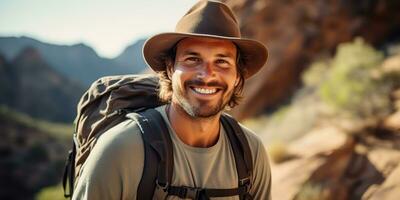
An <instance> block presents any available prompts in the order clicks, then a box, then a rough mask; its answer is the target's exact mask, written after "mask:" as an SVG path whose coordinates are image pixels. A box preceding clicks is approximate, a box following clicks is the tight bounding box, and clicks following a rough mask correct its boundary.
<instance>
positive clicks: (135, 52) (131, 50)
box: [113, 39, 147, 72]
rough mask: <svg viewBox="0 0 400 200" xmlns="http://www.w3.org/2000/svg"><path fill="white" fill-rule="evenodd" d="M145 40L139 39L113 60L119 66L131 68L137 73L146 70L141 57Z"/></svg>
mask: <svg viewBox="0 0 400 200" xmlns="http://www.w3.org/2000/svg"><path fill="white" fill-rule="evenodd" d="M145 41H146V39H140V40H138V41H136V42H135V43H133V44H132V45H130V46H128V47H127V48H126V49H125V50H124V51H123V52H122V53H121V54H120V55H119V56H117V57H116V58H114V59H113V61H115V62H116V63H118V64H119V65H121V66H128V67H133V68H134V69H138V72H139V71H143V70H145V69H146V65H147V64H146V62H145V61H144V59H143V56H142V47H143V44H144V42H145Z"/></svg>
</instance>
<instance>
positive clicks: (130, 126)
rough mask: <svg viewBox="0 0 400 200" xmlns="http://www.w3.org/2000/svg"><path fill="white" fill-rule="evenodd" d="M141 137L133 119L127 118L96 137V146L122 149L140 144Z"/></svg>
mask: <svg viewBox="0 0 400 200" xmlns="http://www.w3.org/2000/svg"><path fill="white" fill-rule="evenodd" d="M142 144H143V142H142V137H141V132H140V129H139V126H138V124H137V123H136V121H135V120H133V119H131V118H129V117H128V118H127V119H125V120H124V121H122V122H120V123H118V124H117V125H115V126H114V127H112V128H110V129H109V130H107V131H106V132H104V133H103V134H102V135H101V136H100V137H99V139H98V141H97V144H96V146H101V147H102V148H107V149H114V150H117V149H119V150H123V149H130V148H132V147H135V146H140V147H141V146H142Z"/></svg>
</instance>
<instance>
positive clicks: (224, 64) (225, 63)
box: [215, 59, 231, 67]
mask: <svg viewBox="0 0 400 200" xmlns="http://www.w3.org/2000/svg"><path fill="white" fill-rule="evenodd" d="M215 63H216V64H217V65H218V66H220V67H230V65H231V64H230V62H228V61H227V60H224V59H218V60H216V61H215Z"/></svg>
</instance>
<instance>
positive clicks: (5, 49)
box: [0, 37, 146, 87]
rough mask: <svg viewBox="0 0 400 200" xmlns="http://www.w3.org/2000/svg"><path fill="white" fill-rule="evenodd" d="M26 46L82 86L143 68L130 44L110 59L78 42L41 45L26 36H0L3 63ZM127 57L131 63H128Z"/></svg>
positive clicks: (143, 65) (0, 51)
mask: <svg viewBox="0 0 400 200" xmlns="http://www.w3.org/2000/svg"><path fill="white" fill-rule="evenodd" d="M28 46H30V47H34V48H35V49H37V50H38V51H39V53H40V54H41V55H42V56H43V58H44V60H46V61H48V63H49V65H50V66H52V67H53V68H54V69H55V70H56V71H57V72H59V73H61V74H62V75H64V76H66V77H68V78H69V79H72V80H76V81H78V82H79V83H81V84H83V85H84V86H86V87H88V86H89V85H90V84H91V83H92V82H93V81H94V80H96V79H97V78H99V77H102V76H107V75H118V74H129V73H138V72H140V71H142V70H143V68H145V67H146V65H145V64H144V63H143V61H139V59H138V58H139V57H141V53H140V52H141V51H138V50H135V49H134V47H138V48H139V47H140V45H139V46H138V45H135V44H134V45H133V47H131V48H128V49H127V50H126V52H124V53H122V54H121V56H119V57H117V59H115V60H114V59H107V58H102V57H100V56H98V55H97V53H96V52H95V51H94V50H93V49H92V48H91V47H89V46H87V45H85V44H82V43H81V44H75V45H70V46H68V45H55V44H49V43H44V42H41V41H38V40H35V39H32V38H29V37H0V53H2V54H3V55H4V56H5V58H6V59H7V60H12V59H14V58H15V57H16V56H17V55H18V54H19V53H20V52H21V50H22V49H24V48H26V47H28ZM129 52H134V53H140V56H139V55H134V54H131V55H129ZM129 56H131V58H132V60H129Z"/></svg>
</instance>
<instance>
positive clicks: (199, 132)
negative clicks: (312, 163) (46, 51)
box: [73, 1, 271, 199]
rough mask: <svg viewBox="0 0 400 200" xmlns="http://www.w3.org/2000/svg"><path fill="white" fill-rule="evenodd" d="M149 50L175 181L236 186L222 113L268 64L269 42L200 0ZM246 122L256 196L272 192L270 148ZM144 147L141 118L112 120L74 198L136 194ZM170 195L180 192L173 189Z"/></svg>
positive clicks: (224, 11)
mask: <svg viewBox="0 0 400 200" xmlns="http://www.w3.org/2000/svg"><path fill="white" fill-rule="evenodd" d="M143 54H144V57H145V59H146V61H147V63H148V64H149V66H150V67H151V68H152V69H153V70H154V71H156V72H158V73H159V74H160V98H161V99H162V100H164V101H166V102H168V104H167V105H164V106H160V107H157V108H156V110H157V111H158V112H160V113H161V115H162V117H163V119H164V121H165V122H166V124H167V126H168V130H169V135H170V137H171V140H172V143H173V157H174V167H173V177H172V181H171V183H170V184H171V185H173V186H185V187H191V188H237V187H238V175H237V170H236V164H237V163H235V158H234V156H233V153H232V148H231V144H230V140H229V139H228V137H227V134H226V130H225V128H224V127H223V126H222V125H221V122H220V118H221V114H222V111H223V110H224V109H225V108H226V107H234V106H235V105H237V104H238V100H239V98H240V94H241V90H242V87H243V84H244V81H245V79H247V78H249V77H251V76H252V75H254V74H255V73H256V72H257V71H258V70H259V69H260V68H261V67H262V66H263V65H264V64H265V62H266V59H267V50H266V48H265V47H264V46H263V45H262V44H260V43H259V42H257V41H254V40H249V39H243V38H241V37H240V31H239V27H238V25H237V21H236V18H235V17H234V15H233V13H232V11H231V10H230V9H229V8H228V7H227V6H226V5H225V4H223V3H220V2H216V1H199V2H198V3H197V4H196V5H194V6H193V7H192V8H191V9H190V10H189V11H188V13H186V15H185V16H184V17H183V18H182V19H181V20H180V21H179V22H178V24H177V26H176V32H173V33H163V34H158V35H156V36H153V37H152V38H150V39H148V40H147V41H146V43H145V45H144V47H143ZM242 129H243V131H244V133H245V136H246V139H247V141H248V143H249V145H250V149H251V155H252V158H251V162H252V163H253V173H252V176H251V179H252V180H251V183H252V185H250V188H249V194H250V196H251V197H252V198H254V199H270V187H271V174H270V167H269V163H268V158H267V154H266V152H265V149H264V147H263V145H262V142H261V141H260V139H258V138H257V136H256V135H255V134H254V133H252V132H251V131H250V130H248V129H247V128H245V127H243V126H242ZM143 148H144V147H143V139H142V136H141V132H140V127H138V124H137V123H136V122H135V121H133V120H130V119H128V120H126V121H124V122H122V123H120V124H118V125H117V126H115V127H113V128H111V129H110V130H109V131H107V133H105V134H103V135H102V136H101V137H100V138H99V140H98V142H97V144H96V146H95V147H94V149H93V150H92V152H91V154H90V156H89V157H88V159H87V161H86V163H85V167H84V168H83V171H82V175H81V177H80V179H79V182H78V184H77V188H76V191H75V193H74V197H73V198H74V199H137V198H138V187H139V183H140V181H141V177H142V173H143V171H144V169H143V168H144V164H143V163H144V160H145V156H144V150H143ZM156 199H157V198H156ZM167 199H179V198H178V197H177V196H173V195H170V196H168V197H167ZM216 199H218V198H216ZM219 199H239V197H238V196H237V195H236V196H229V197H228V196H224V197H220V198H219Z"/></svg>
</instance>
